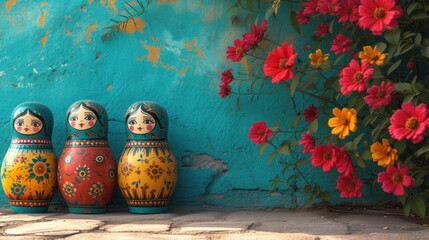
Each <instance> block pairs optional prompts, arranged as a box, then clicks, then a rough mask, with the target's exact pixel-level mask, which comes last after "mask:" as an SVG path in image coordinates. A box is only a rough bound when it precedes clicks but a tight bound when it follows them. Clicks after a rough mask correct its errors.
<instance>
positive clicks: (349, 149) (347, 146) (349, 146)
mask: <svg viewBox="0 0 429 240" xmlns="http://www.w3.org/2000/svg"><path fill="white" fill-rule="evenodd" d="M344 150H346V152H352V151H354V148H353V143H352V142H347V143H346V144H344Z"/></svg>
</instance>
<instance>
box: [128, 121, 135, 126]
mask: <svg viewBox="0 0 429 240" xmlns="http://www.w3.org/2000/svg"><path fill="white" fill-rule="evenodd" d="M128 124H129V125H136V124H137V121H136V120H130V121H128Z"/></svg>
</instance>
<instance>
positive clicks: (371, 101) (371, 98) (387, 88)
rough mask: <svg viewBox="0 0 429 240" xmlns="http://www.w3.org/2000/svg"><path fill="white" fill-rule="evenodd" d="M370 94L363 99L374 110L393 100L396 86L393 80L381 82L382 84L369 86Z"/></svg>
mask: <svg viewBox="0 0 429 240" xmlns="http://www.w3.org/2000/svg"><path fill="white" fill-rule="evenodd" d="M367 91H368V95H367V96H365V97H364V98H363V99H364V100H365V102H366V104H368V106H370V107H371V108H372V109H373V110H376V109H377V108H380V107H383V106H387V105H389V103H390V102H391V101H392V94H393V92H394V91H395V86H394V85H393V83H392V82H384V81H383V82H381V84H380V86H377V85H374V86H372V87H370V88H368V90H367Z"/></svg>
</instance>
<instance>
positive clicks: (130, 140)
mask: <svg viewBox="0 0 429 240" xmlns="http://www.w3.org/2000/svg"><path fill="white" fill-rule="evenodd" d="M125 125H126V126H125V129H126V130H125V131H126V134H127V141H126V146H125V149H124V151H123V152H122V156H121V158H120V160H119V164H118V184H119V189H120V190H121V193H122V195H123V196H124V198H125V200H126V202H127V204H128V206H129V211H130V212H132V213H160V212H165V211H167V206H168V203H169V200H170V198H171V195H172V194H173V191H174V188H175V186H176V182H177V169H176V159H175V157H174V155H173V152H172V151H171V149H170V147H169V145H168V141H167V134H168V116H167V112H166V111H165V109H164V108H163V107H162V106H160V105H159V104H157V103H153V102H137V103H134V104H133V105H132V106H131V107H130V108H129V109H128V111H127V113H126V116H125Z"/></svg>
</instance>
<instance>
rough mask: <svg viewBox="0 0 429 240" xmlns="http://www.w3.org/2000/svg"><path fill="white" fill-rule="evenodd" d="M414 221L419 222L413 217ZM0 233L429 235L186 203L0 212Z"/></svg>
mask: <svg viewBox="0 0 429 240" xmlns="http://www.w3.org/2000/svg"><path fill="white" fill-rule="evenodd" d="M410 220H414V221H410ZM416 222H417V223H416ZM0 227H1V233H0V239H57V238H61V239H76V240H85V239H102V240H110V239H121V240H127V239H146V240H152V239H161V240H164V239H165V240H170V239H173V240H174V239H183V240H185V239H186V240H188V239H189V240H196V239H216V240H217V239H240V240H260V239H263V240H270V239H293V240H301V239H311V240H324V239H377V240H383V239H386V240H387V239H389V240H391V239H401V240H403V239H429V225H428V224H427V223H426V222H425V220H418V219H405V218H404V217H401V216H400V215H399V214H397V215H396V214H390V213H388V212H387V213H385V214H384V213H382V212H381V213H380V212H377V213H369V212H358V213H356V212H351V211H350V212H348V211H327V210H314V209H313V210H296V211H295V210H285V209H277V210H230V211H228V210H225V209H224V210H219V209H211V208H197V209H196V208H187V209H183V208H182V209H180V210H177V209H176V210H175V209H173V210H172V211H171V212H169V213H165V214H154V215H135V214H129V213H127V212H126V211H125V210H124V211H120V212H109V213H106V214H99V215H80V214H69V213H67V212H62V211H59V212H52V213H47V214H31V215H27V214H12V213H11V212H10V211H1V212H0Z"/></svg>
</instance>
